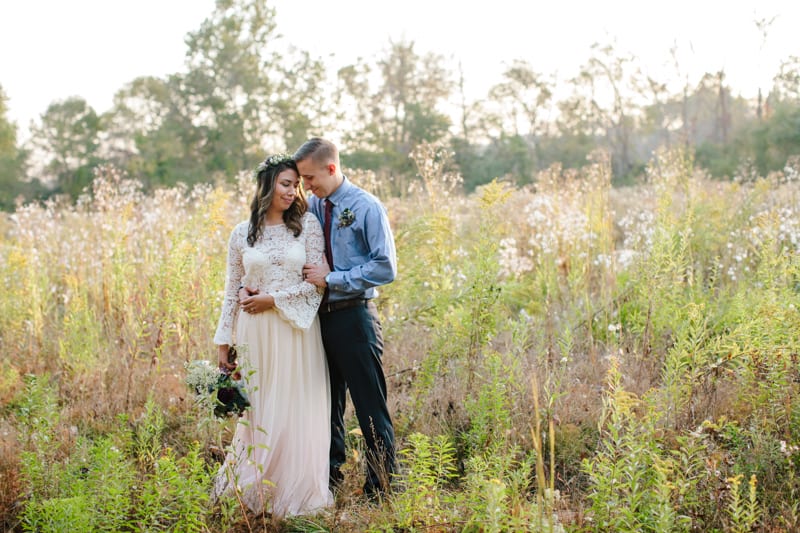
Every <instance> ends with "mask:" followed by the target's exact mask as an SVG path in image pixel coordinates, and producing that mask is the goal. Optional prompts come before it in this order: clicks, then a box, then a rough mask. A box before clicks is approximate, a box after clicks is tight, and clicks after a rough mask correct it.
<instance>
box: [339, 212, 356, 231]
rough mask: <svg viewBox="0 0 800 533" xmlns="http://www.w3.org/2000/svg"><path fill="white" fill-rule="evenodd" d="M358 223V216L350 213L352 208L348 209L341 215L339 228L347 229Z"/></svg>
mask: <svg viewBox="0 0 800 533" xmlns="http://www.w3.org/2000/svg"><path fill="white" fill-rule="evenodd" d="M355 221H356V214H355V213H353V212H352V211H350V208H349V207H348V208H346V209H345V210H344V211H342V212H341V213H339V227H340V228H346V227H347V226H349V225H350V224H352V223H353V222H355Z"/></svg>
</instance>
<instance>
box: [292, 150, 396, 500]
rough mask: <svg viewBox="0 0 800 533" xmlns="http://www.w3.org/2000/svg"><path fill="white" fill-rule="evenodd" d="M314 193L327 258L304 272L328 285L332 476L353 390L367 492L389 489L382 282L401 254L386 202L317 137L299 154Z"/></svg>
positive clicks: (323, 313)
mask: <svg viewBox="0 0 800 533" xmlns="http://www.w3.org/2000/svg"><path fill="white" fill-rule="evenodd" d="M294 159H295V161H296V162H297V168H298V170H299V171H300V177H301V178H302V179H303V184H304V186H305V188H306V190H310V191H311V192H312V193H313V196H311V197H310V198H309V209H310V210H311V212H312V213H314V214H315V215H316V216H317V218H319V221H320V224H322V227H323V233H324V234H325V239H326V241H327V242H326V244H325V253H326V257H327V260H328V265H305V267H304V268H303V275H304V276H305V279H306V280H307V281H308V282H310V283H313V284H314V285H316V286H318V287H323V288H325V296H324V297H323V300H322V304H321V305H320V309H319V318H320V326H321V328H322V342H323V345H324V346H325V353H326V356H327V358H328V368H329V371H330V379H331V400H332V401H331V449H330V482H331V486H332V488H334V489H335V488H337V487H338V486H339V485H340V484H341V482H342V480H343V474H342V472H341V470H340V468H341V466H342V465H343V464H344V463H345V459H346V455H345V431H344V410H345V401H346V393H347V390H348V389H349V390H350V398H351V399H352V401H353V406H354V407H355V411H356V416H357V418H358V423H359V426H360V427H361V433H362V435H363V436H364V439H365V442H366V445H367V450H368V453H367V478H366V482H365V483H364V493H365V494H366V495H367V496H369V497H376V496H378V495H380V494H381V493H383V492H385V491H386V490H387V489H388V485H389V481H390V479H389V478H390V476H391V475H392V473H393V472H394V466H395V444H394V427H393V425H392V420H391V417H390V416H389V409H388V407H387V405H386V379H385V377H384V374H383V366H382V363H381V356H382V354H383V334H382V331H381V324H380V321H379V319H378V313H377V310H376V308H375V304H374V303H373V302H372V300H373V298H375V297H376V296H377V294H378V292H377V289H376V287H378V286H380V285H385V284H387V283H391V282H392V281H394V278H395V275H396V274H397V259H396V254H395V247H394V237H393V236H392V231H391V229H390V227H389V219H388V217H387V214H386V209H385V208H384V207H383V205H382V204H381V202H380V201H379V200H378V199H377V198H376V197H375V196H373V195H371V194H369V193H368V192H366V191H364V190H363V189H360V188H359V187H356V186H355V185H354V184H353V183H351V182H350V181H349V180H348V179H347V178H346V177H345V176H344V175H343V174H342V171H341V166H340V164H339V151H338V149H337V148H336V145H334V144H333V143H332V142H330V141H327V140H325V139H320V138H318V137H315V138H313V139H310V140H308V141H306V142H305V144H303V145H302V146H301V147H300V148H299V149H298V150H297V152H295V154H294Z"/></svg>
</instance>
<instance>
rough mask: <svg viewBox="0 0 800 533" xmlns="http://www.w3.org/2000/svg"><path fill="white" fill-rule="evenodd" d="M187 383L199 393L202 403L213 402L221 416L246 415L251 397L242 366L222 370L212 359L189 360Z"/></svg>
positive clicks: (210, 403) (211, 404) (205, 404)
mask: <svg viewBox="0 0 800 533" xmlns="http://www.w3.org/2000/svg"><path fill="white" fill-rule="evenodd" d="M186 385H187V386H188V387H189V389H190V390H192V391H193V392H194V393H195V394H196V395H197V396H198V402H199V403H200V404H201V405H203V406H207V407H209V408H210V407H212V406H213V408H214V416H216V417H217V418H226V417H228V416H230V415H233V414H236V415H238V416H242V414H243V413H244V411H245V410H246V409H247V408H248V407H250V399H249V398H248V396H247V391H246V390H245V386H244V380H243V379H242V376H241V373H240V372H239V371H238V368H237V369H236V370H234V371H229V370H222V369H220V368H218V367H216V366H214V365H213V364H212V363H211V362H210V361H205V360H200V361H192V362H190V363H186Z"/></svg>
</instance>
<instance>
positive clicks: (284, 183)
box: [270, 168, 300, 213]
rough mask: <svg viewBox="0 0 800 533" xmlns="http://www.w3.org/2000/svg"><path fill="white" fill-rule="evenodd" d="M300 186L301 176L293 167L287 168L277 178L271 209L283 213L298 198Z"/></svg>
mask: <svg viewBox="0 0 800 533" xmlns="http://www.w3.org/2000/svg"><path fill="white" fill-rule="evenodd" d="M299 186H300V177H299V176H298V175H297V172H295V171H294V170H293V169H291V168H287V169H286V170H284V171H283V172H281V173H280V174H278V177H277V178H276V179H275V191H274V192H273V193H272V203H271V204H270V209H273V210H275V211H280V212H281V213H283V212H284V211H286V210H287V209H289V207H290V206H291V205H292V202H294V200H295V198H297V188H298V187H299Z"/></svg>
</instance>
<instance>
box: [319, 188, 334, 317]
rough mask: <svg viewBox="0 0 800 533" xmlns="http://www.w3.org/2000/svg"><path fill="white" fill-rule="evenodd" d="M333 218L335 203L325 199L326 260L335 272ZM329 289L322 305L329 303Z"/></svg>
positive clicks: (324, 295) (323, 296)
mask: <svg viewBox="0 0 800 533" xmlns="http://www.w3.org/2000/svg"><path fill="white" fill-rule="evenodd" d="M332 218H333V203H332V202H331V201H330V200H328V199H327V198H325V224H324V225H323V227H322V233H323V235H324V236H325V259H326V260H327V261H328V268H330V269H331V271H333V250H331V219H332ZM329 292H330V288H329V287H325V294H323V295H322V305H325V304H326V303H327V302H328V293H329Z"/></svg>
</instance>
